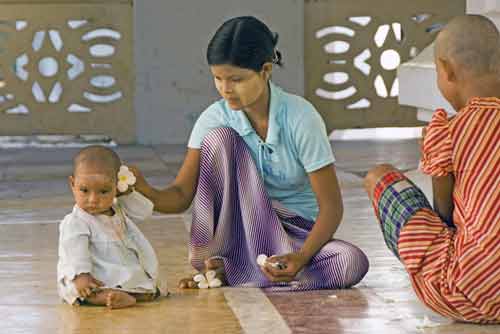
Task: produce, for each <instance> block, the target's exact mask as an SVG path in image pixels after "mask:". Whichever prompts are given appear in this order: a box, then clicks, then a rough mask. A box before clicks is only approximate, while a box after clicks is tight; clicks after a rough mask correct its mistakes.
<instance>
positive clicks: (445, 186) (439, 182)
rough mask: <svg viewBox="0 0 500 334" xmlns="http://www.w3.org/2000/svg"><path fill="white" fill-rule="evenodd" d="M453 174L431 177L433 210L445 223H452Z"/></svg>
mask: <svg viewBox="0 0 500 334" xmlns="http://www.w3.org/2000/svg"><path fill="white" fill-rule="evenodd" d="M454 186H455V178H454V177H453V174H448V175H446V176H433V177H432V194H433V198H434V200H433V201H434V210H435V211H436V212H437V213H438V215H439V217H441V219H443V220H444V221H445V222H447V223H452V222H453V187H454Z"/></svg>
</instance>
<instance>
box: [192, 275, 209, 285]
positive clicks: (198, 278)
mask: <svg viewBox="0 0 500 334" xmlns="http://www.w3.org/2000/svg"><path fill="white" fill-rule="evenodd" d="M193 281H195V282H196V283H200V282H203V281H206V278H205V275H203V274H198V275H195V276H194V277H193Z"/></svg>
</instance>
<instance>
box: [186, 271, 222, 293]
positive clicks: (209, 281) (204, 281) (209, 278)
mask: <svg viewBox="0 0 500 334" xmlns="http://www.w3.org/2000/svg"><path fill="white" fill-rule="evenodd" d="M215 276H216V273H215V271H213V270H209V271H207V272H206V273H205V275H203V274H198V275H195V276H194V277H193V280H194V281H195V282H196V283H198V288H200V289H208V288H212V289H213V288H220V287H221V286H222V282H221V280H220V279H218V278H217V277H215Z"/></svg>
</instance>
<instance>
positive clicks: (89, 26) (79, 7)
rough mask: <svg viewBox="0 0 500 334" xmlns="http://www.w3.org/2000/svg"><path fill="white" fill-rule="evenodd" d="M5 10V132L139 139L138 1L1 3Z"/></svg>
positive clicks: (1, 83)
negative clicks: (135, 48)
mask: <svg viewBox="0 0 500 334" xmlns="http://www.w3.org/2000/svg"><path fill="white" fill-rule="evenodd" d="M0 13H2V14H1V17H0V53H2V51H3V50H5V52H4V53H3V54H2V57H0V135H31V134H33V133H43V134H57V135H61V134H68V135H74V134H78V135H79V134H96V135H107V136H111V137H113V139H114V140H116V141H118V142H132V141H133V140H134V139H135V115H134V112H133V110H132V105H133V103H132V96H133V94H132V90H133V87H134V76H133V61H132V18H133V10H132V1H131V0H109V1H103V2H102V3H98V2H94V1H92V3H91V4H90V3H89V4H80V3H78V2H73V1H68V2H60V3H59V2H58V4H57V5H55V4H53V3H51V2H48V3H42V2H37V3H36V4H31V3H29V4H27V3H25V2H20V4H19V5H18V4H13V3H11V2H9V4H8V5H4V4H3V1H2V0H0Z"/></svg>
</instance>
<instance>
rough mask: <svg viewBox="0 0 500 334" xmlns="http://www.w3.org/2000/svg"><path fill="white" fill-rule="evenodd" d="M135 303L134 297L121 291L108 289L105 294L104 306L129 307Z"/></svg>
mask: <svg viewBox="0 0 500 334" xmlns="http://www.w3.org/2000/svg"><path fill="white" fill-rule="evenodd" d="M135 303H136V300H135V298H134V297H133V296H131V295H129V294H128V293H126V292H123V291H110V292H109V293H108V295H107V296H106V306H107V307H108V308H110V309H118V308H125V307H130V306H133V305H135Z"/></svg>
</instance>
